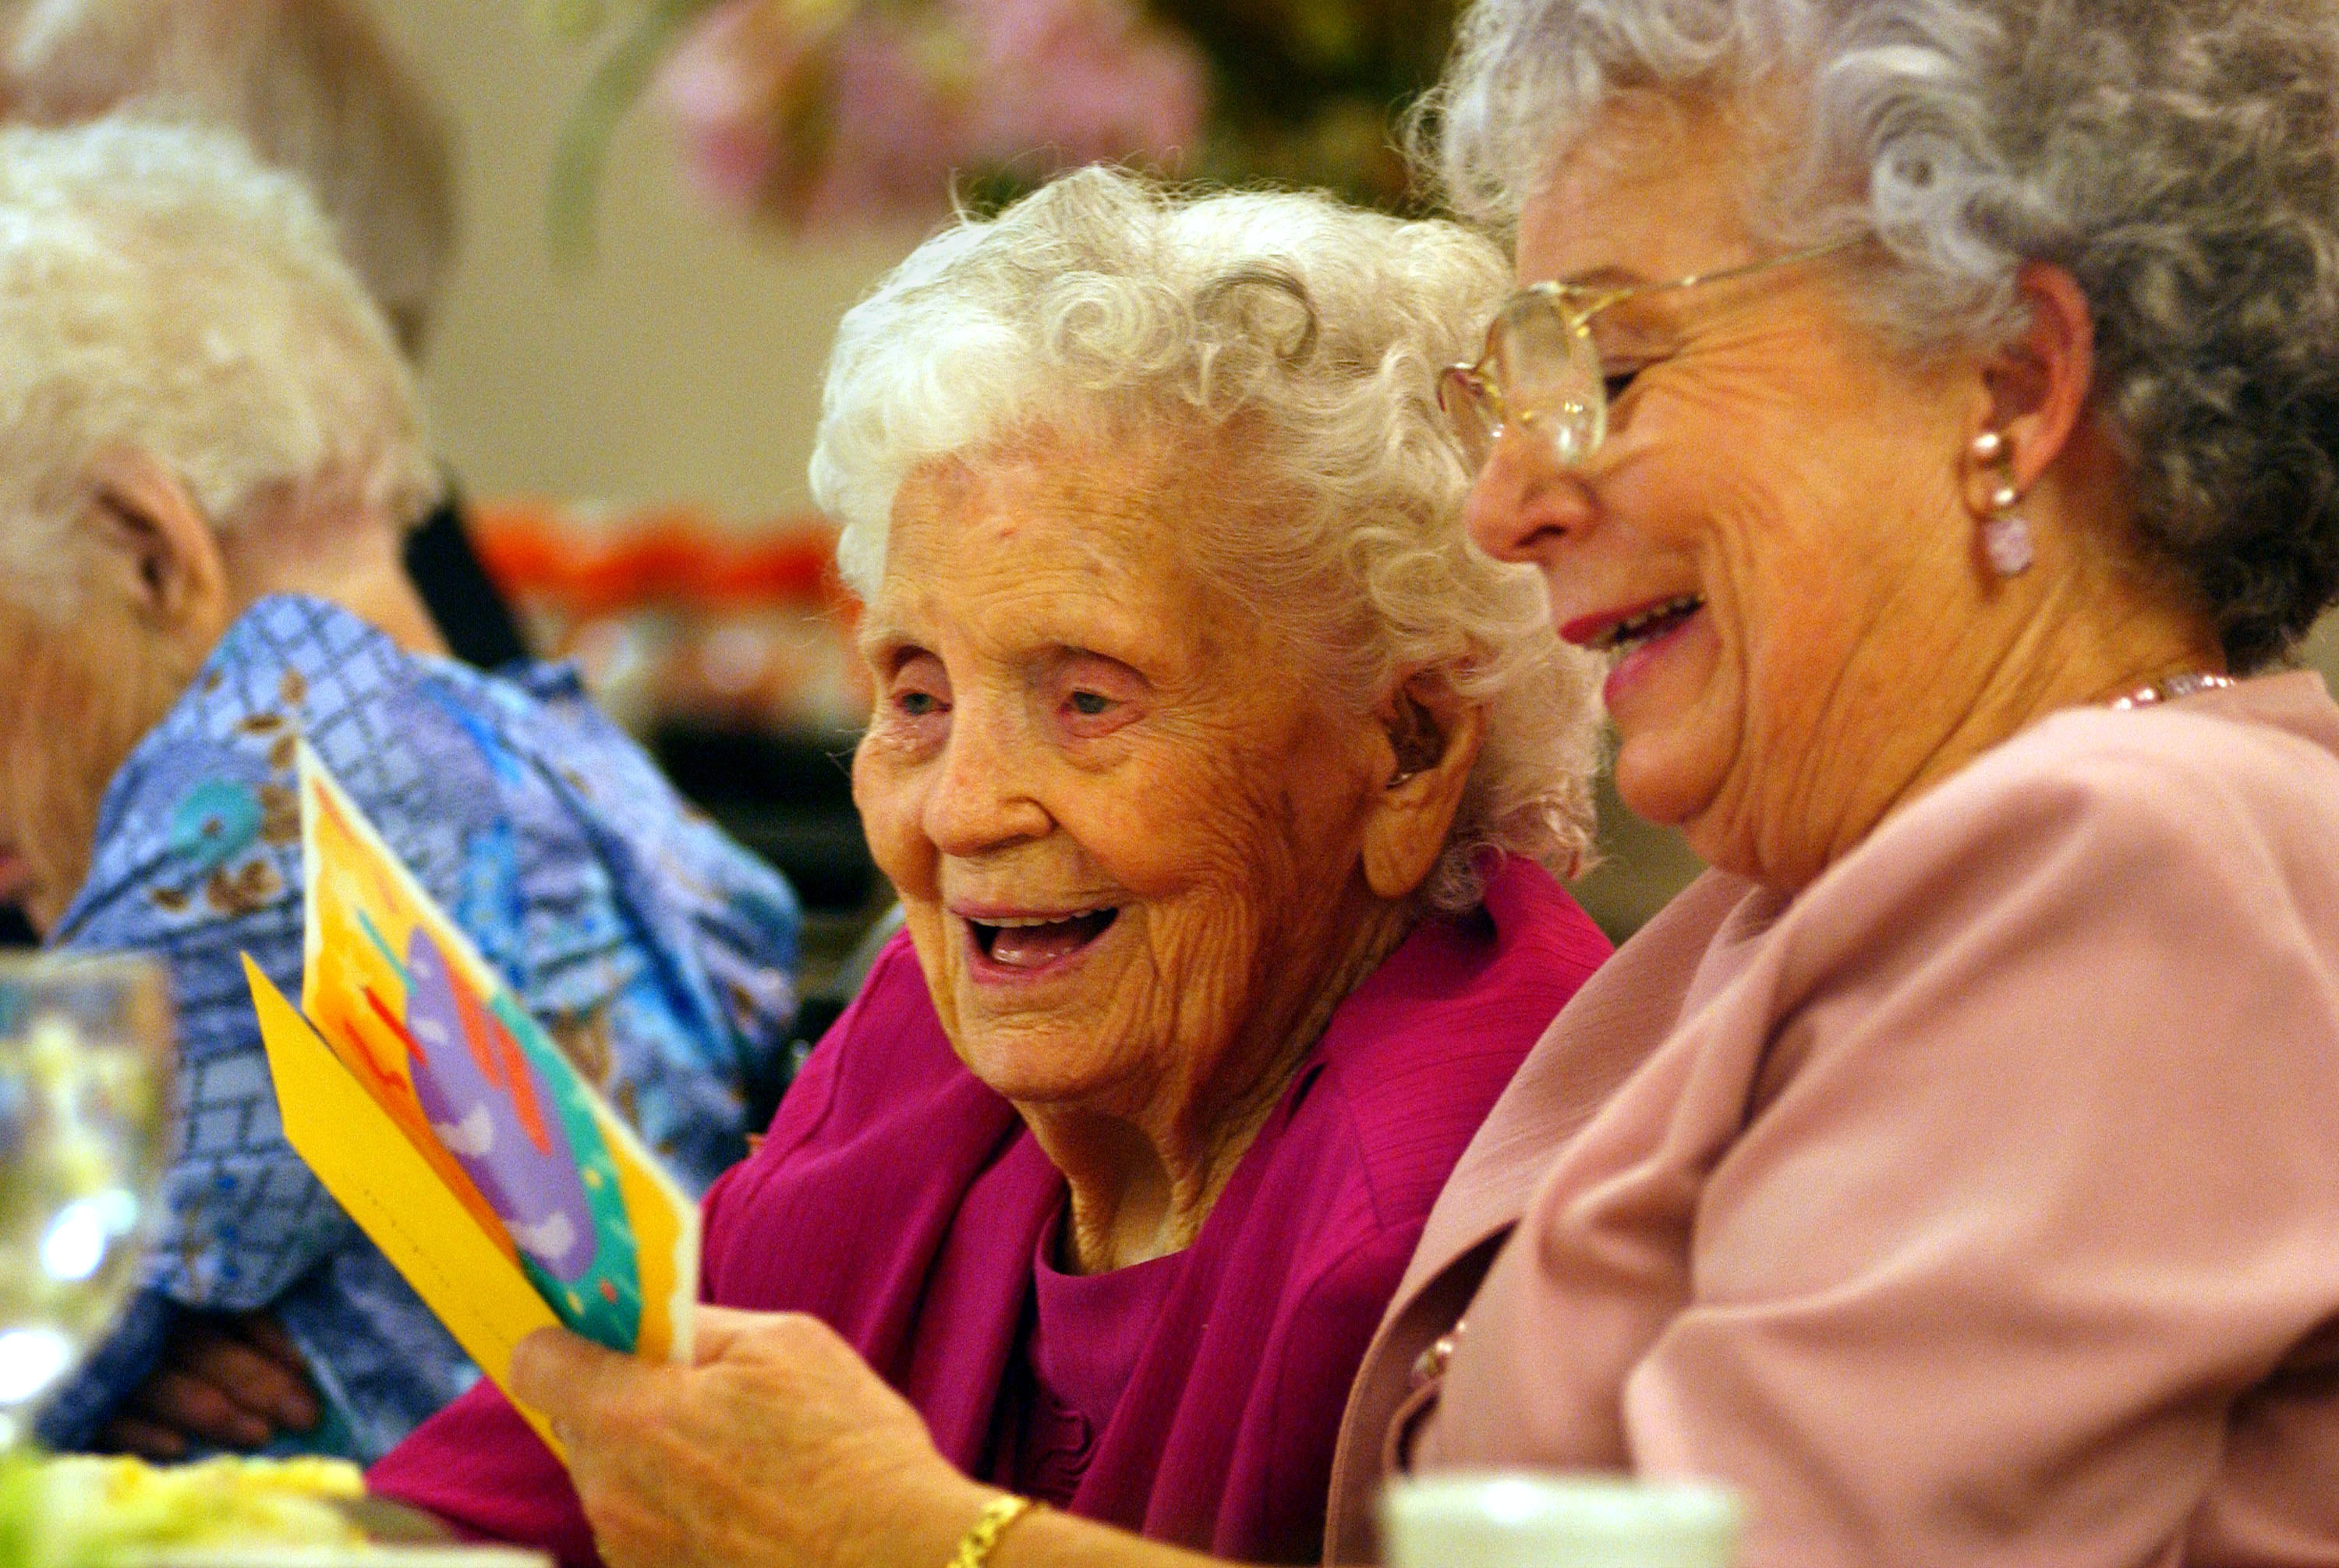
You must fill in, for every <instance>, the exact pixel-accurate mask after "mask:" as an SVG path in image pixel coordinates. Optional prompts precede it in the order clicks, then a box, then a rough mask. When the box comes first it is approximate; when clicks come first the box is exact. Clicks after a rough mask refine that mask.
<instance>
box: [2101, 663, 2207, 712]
mask: <svg viewBox="0 0 2339 1568" xmlns="http://www.w3.org/2000/svg"><path fill="white" fill-rule="evenodd" d="M2233 684H2234V677H2233V676H2213V675H2207V674H2203V673H2199V672H2196V673H2192V674H2188V675H2181V676H2169V677H2168V678H2167V679H2166V680H2157V681H2154V682H2153V683H2152V684H2151V685H2142V686H2138V687H2137V688H2136V690H2134V691H2132V692H2130V693H2128V694H2127V695H2126V696H2118V697H2114V698H2112V700H2111V701H2110V702H2108V703H2107V704H2106V705H2105V706H2107V707H2115V708H2148V707H2151V706H2152V705H2154V704H2156V703H2173V702H2175V701H2176V699H2177V698H2178V697H2189V696H2191V695H2193V694H2194V693H2195V692H2214V691H2222V690H2224V689H2225V688H2226V687H2227V686H2229V685H2233Z"/></svg>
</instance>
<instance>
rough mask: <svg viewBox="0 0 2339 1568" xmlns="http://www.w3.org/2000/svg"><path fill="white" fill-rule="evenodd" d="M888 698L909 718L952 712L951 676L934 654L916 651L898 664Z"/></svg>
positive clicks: (931, 716) (899, 712) (887, 694)
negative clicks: (916, 652) (917, 652)
mask: <svg viewBox="0 0 2339 1568" xmlns="http://www.w3.org/2000/svg"><path fill="white" fill-rule="evenodd" d="M885 700H886V702H887V703H888V704H889V705H891V706H892V707H893V711H894V712H895V713H896V714H898V715H901V716H902V717H903V718H905V719H928V718H933V717H935V716H936V715H941V714H946V713H948V712H950V676H949V675H948V673H947V672H945V671H944V670H943V662H942V660H940V659H938V658H936V657H934V656H933V655H932V654H913V655H911V656H909V657H907V658H904V659H903V661H902V662H901V664H900V665H899V666H896V667H895V669H894V671H893V678H892V679H891V680H889V681H887V682H886V685H885Z"/></svg>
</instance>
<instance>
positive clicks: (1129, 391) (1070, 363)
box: [812, 169, 1597, 909]
mask: <svg viewBox="0 0 2339 1568" xmlns="http://www.w3.org/2000/svg"><path fill="white" fill-rule="evenodd" d="M1509 278H1510V272H1509V269H1508V267H1507V265H1506V264H1505V261H1504V258H1503V256H1502V254H1501V252H1500V251H1497V250H1496V249H1495V246H1494V245H1493V244H1491V243H1490V242H1487V241H1486V240H1485V239H1484V238H1482V237H1480V236H1478V235H1476V234H1474V233H1472V232H1470V231H1468V230H1466V229H1464V228H1462V227H1460V226H1458V225H1456V224H1452V223H1446V222H1401V221H1399V220H1396V219H1394V218H1388V217H1383V216H1380V215H1377V214H1374V213H1367V212H1357V211H1353V210H1351V209H1348V208H1345V207H1343V206H1341V205H1339V204H1338V203H1337V202H1333V201H1331V200H1329V199H1327V198H1325V197H1322V196H1316V195H1300V194H1285V193H1265V192H1243V193H1235V194H1220V195H1213V196H1206V197H1185V196H1181V195H1179V194H1177V193H1175V192H1166V191H1163V190H1160V189H1159V188H1157V187H1154V186H1151V185H1149V184H1147V183H1145V182H1141V181H1140V180H1137V179H1134V178H1132V177H1130V176H1129V175H1126V174H1122V173H1116V172H1113V171H1110V170H1105V169H1088V170H1083V171H1081V172H1079V173H1074V174H1071V175H1067V176H1065V177H1064V178H1062V179H1061V180H1058V181H1056V182H1053V183H1051V184H1050V185H1048V186H1046V187H1044V188H1043V189H1041V191H1039V192H1036V193H1034V194H1033V195H1031V196H1030V197H1027V198H1026V199H1024V200H1023V201H1021V202H1018V203H1016V204H1015V205H1014V206H1012V207H1010V208H1008V209H1007V210H1006V211H1005V212H1002V213H1001V214H1000V215H999V216H997V217H996V218H993V219H989V220H982V219H975V218H972V217H962V219H961V220H960V221H959V222H957V223H955V224H953V225H952V227H951V228H949V229H947V230H946V231H944V232H943V233H941V234H938V235H936V236H935V237H934V238H933V239H932V240H929V241H928V242H926V243H925V244H924V245H923V246H921V247H920V248H919V249H918V251H916V252H915V253H913V255H912V256H911V257H910V258H909V260H908V261H904V262H903V264H902V266H901V267H900V268H899V269H897V270H896V271H894V272H893V274H892V275H891V276H890V277H888V278H887V279H886V280H885V281H883V282H882V283H880V284H879V285H878V287H877V289H876V291H874V292H873V294H872V295H871V296H870V297H869V298H868V299H867V300H865V301H863V302H862V303H861V304H859V305H857V306H855V307H854V310H853V311H851V312H850V313H849V314H848V315H847V316H846V317H845V319H844V324H843V326H842V327H841V328H840V329H839V331H838V335H837V341H836V348H835V351H834V355H833V357H832V358H831V360H830V361H829V368H828V380H827V385H826V388H825V390H824V394H823V400H822V416H821V423H820V432H819V438H818V441H817V444H816V447H815V449H814V454H813V459H812V485H813V493H814V497H815V498H817V499H818V501H819V502H820V504H821V506H822V507H823V508H824V510H826V511H827V512H828V513H829V515H830V516H831V517H833V518H835V519H836V521H837V522H838V523H839V524H840V525H841V526H842V528H843V534H842V537H841V538H840V540H839V542H838V547H837V559H838V563H839V565H840V567H841V568H842V570H843V573H844V577H845V580H846V582H847V583H848V584H849V585H850V586H851V587H854V589H855V590H856V591H858V592H860V593H861V594H863V595H864V596H866V595H869V594H871V593H873V592H874V590H875V589H876V587H877V586H878V583H879V582H880V580H881V579H882V577H883V570H884V559H885V540H886V531H887V527H888V524H889V522H890V520H891V517H892V512H893V498H894V495H895V492H896V491H897V490H898V488H900V486H901V484H902V482H903V479H904V478H907V477H909V475H911V474H912V473H913V471H915V470H917V469H919V468H923V467H924V466H926V465H928V464H931V463H933V462H936V461H938V460H941V459H962V460H964V461H968V462H971V463H974V464H977V465H980V463H981V462H982V460H983V458H984V456H985V454H986V452H997V451H1003V450H1004V449H1008V448H1010V447H1012V445H1014V443H1015V442H1016V441H1017V440H1018V439H1019V438H1023V437H1028V436H1030V435H1031V434H1034V433H1037V432H1047V433H1050V434H1052V435H1055V436H1059V437H1063V438H1068V439H1073V440H1075V441H1082V442H1091V443H1093V442H1098V441H1107V440H1112V439H1117V438H1119V437H1121V436H1125V435H1127V434H1129V433H1130V432H1132V431H1147V430H1150V431H1153V432H1158V433H1166V434H1169V435H1173V436H1175V435H1179V434H1185V433H1191V432H1197V431H1199V433H1201V434H1203V435H1204V436H1206V437H1207V438H1209V439H1213V440H1214V441H1215V443H1216V445H1215V447H1214V450H1213V457H1214V458H1215V459H1216V460H1217V461H1218V462H1219V463H1220V464H1221V465H1222V466H1223V467H1225V468H1227V469H1228V470H1229V471H1228V473H1227V475H1226V478H1225V484H1224V488H1225V492H1226V494H1227V495H1228V496H1229V504H1228V505H1227V506H1225V507H1223V508H1198V509H1197V511H1196V512H1195V513H1194V514H1191V515H1189V516H1188V517H1187V518H1184V519H1183V526H1184V527H1185V528H1187V529H1188V531H1189V536H1190V541H1191V544H1192V546H1193V548H1194V554H1195V557H1196V558H1198V559H1199V560H1200V561H1201V562H1203V563H1205V565H1206V567H1207V569H1208V570H1209V572H1210V573H1211V574H1212V575H1213V576H1214V577H1216V578H1217V579H1218V580H1219V581H1220V582H1221V583H1222V584H1224V585H1225V586H1226V587H1229V589H1231V590H1232V592H1233V593H1234V594H1235V595H1236V596H1237V597H1239V599H1241V600H1242V601H1243V602H1245V603H1247V604H1248V605H1249V606H1252V607H1253V608H1254V609H1255V610H1256V611H1257V612H1258V614H1259V615H1261V616H1262V617H1264V618H1265V619H1267V620H1268V621H1270V622H1272V623H1274V624H1275V625H1277V626H1278V627H1279V628H1281V629H1282V630H1283V631H1284V632H1285V633H1286V635H1287V638H1288V646H1291V647H1293V648H1294V649H1296V650H1302V656H1307V657H1310V658H1313V659H1316V660H1318V662H1319V663H1320V666H1321V667H1320V671H1319V673H1320V674H1321V675H1322V676H1324V677H1325V678H1326V679H1327V681H1328V683H1329V684H1330V685H1331V687H1332V689H1333V690H1334V691H1335V692H1337V693H1338V694H1340V695H1341V697H1342V698H1343V699H1344V700H1345V701H1346V702H1347V704H1349V705H1351V706H1352V708H1353V709H1354V711H1357V712H1360V713H1369V712H1371V711H1373V710H1374V709H1375V707H1376V706H1377V705H1379V704H1381V703H1383V702H1385V701H1387V699H1388V698H1389V697H1390V696H1391V695H1393V694H1394V692H1395V690H1396V685H1397V683H1398V682H1400V681H1402V680H1406V679H1409V678H1415V677H1416V676H1426V678H1428V679H1431V680H1436V681H1443V682H1444V683H1445V684H1446V685H1447V686H1448V687H1449V688H1451V689H1452V690H1453V691H1454V692H1456V694H1458V695H1461V696H1463V697H1464V698H1465V699H1466V700H1468V701H1472V702H1475V703H1477V704H1479V705H1482V706H1483V708H1484V710H1485V745H1484V748H1483V750H1482V753H1481V754H1480V756H1479V759H1478V762H1477V764H1476V767H1475V771H1474V772H1473V774H1472V775H1471V777H1470V780H1469V784H1468V786H1467V788H1466V791H1465V794H1464V797H1463V801H1462V804H1461V809H1460V811H1459V812H1458V813H1457V814H1456V819H1455V823H1454V826H1453V829H1452V831H1451V833H1449V835H1448V839H1447V843H1446V848H1445V853H1444V854H1443V855H1442V857H1441V859H1440V861H1439V863H1438V865H1437V866H1436V869H1435V871H1434V872H1433V873H1432V874H1431V876H1430V878H1429V880H1428V883H1426V886H1425V889H1424V894H1425V896H1426V898H1427V899H1428V901H1429V902H1431V903H1433V904H1434V905H1436V906H1437V907H1440V908H1446V909H1458V908H1466V907H1468V906H1469V905H1470V904H1471V903H1473V902H1475V901H1476V899H1477V898H1478V896H1479V893H1480V891H1481V888H1482V874H1481V868H1482V860H1483V854H1484V852H1486V851H1489V850H1501V851H1505V852H1507V853H1515V854H1520V855H1524V856H1526V857H1528V858H1531V859H1534V860H1536V861H1539V862H1541V863H1544V864H1545V865H1546V866H1549V867H1552V868H1553V869H1554V870H1556V871H1559V872H1560V873H1563V874H1564V873H1568V872H1570V871H1572V870H1574V868H1576V867H1577V866H1579V865H1581V864H1582V863H1583V862H1584V858H1585V856H1586V854H1587V851H1588V847H1589V843H1590V836H1591V835H1590V829H1591V804H1590V793H1589V780H1590V778H1591V776H1592V774H1593V772H1594V768H1595V766H1596V764H1597V746H1596V740H1595V735H1596V724H1597V719H1596V713H1595V708H1594V703H1593V700H1592V692H1593V679H1592V668H1593V666H1592V664H1591V661H1589V660H1588V659H1587V658H1586V657H1584V656H1582V655H1580V654H1578V653H1576V652H1575V651H1574V650H1573V649H1570V648H1568V647H1566V646H1564V644H1562V643H1561V642H1560V641H1559V640H1558V638H1557V637H1556V636H1554V634H1553V631H1552V628H1551V624H1550V618H1549V612H1548V609H1547V607H1546V605H1545V597H1544V594H1543V590H1542V587H1541V583H1540V580H1539V579H1538V577H1536V575H1535V573H1534V572H1533V571H1532V570H1531V569H1529V568H1526V567H1516V566H1506V565H1504V564H1502V563H1499V562H1496V561H1495V560H1493V559H1491V558H1489V557H1487V556H1485V554H1484V553H1482V552H1480V551H1479V550H1477V549H1476V548H1475V547H1473V546H1472V545H1471V544H1470V543H1469V541H1468V539H1467V538H1466V536H1465V534H1464V531H1463V528H1462V522H1461V512H1462V503H1463V500H1464V498H1465V497H1466V495H1467V494H1468V491H1469V487H1470V473H1469V470H1468V469H1467V468H1466V466H1465V464H1464V462H1463V459H1462V458H1461V455H1460V453H1459V452H1458V451H1457V449H1456V447H1455V445H1454V442H1453V440H1452V439H1451V436H1450V434H1449V432H1448V430H1447V429H1446V423H1445V420H1444V418H1443V416H1442V415H1441V414H1440V413H1439V411H1438V409H1437V403H1436V375H1437V371H1438V370H1439V369H1440V368H1441V367H1442V366H1444V365H1446V364H1447V363H1450V362H1452V361H1454V360H1460V359H1469V358H1474V357H1475V351H1476V349H1477V347H1478V341H1477V334H1478V333H1479V332H1480V331H1481V330H1483V328H1484V325H1485V321H1486V319H1487V317H1488V316H1489V315H1490V314H1491V312H1492V311H1493V309H1494V307H1495V304H1496V303H1497V302H1498V301H1500V299H1501V298H1502V296H1503V294H1504V293H1505V291H1506V290H1507V289H1508V287H1509V286H1510V285H1509Z"/></svg>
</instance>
